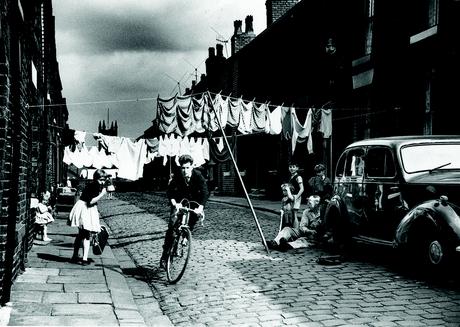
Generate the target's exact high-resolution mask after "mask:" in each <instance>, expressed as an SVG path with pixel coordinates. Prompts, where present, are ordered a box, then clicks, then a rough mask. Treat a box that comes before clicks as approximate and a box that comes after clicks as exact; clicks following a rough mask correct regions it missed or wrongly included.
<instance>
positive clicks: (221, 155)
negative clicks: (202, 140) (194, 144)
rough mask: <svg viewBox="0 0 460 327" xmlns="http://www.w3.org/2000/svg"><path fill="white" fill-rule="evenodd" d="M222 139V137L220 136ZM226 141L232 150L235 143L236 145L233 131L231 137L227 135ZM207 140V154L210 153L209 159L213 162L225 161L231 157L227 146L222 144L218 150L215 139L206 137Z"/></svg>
mask: <svg viewBox="0 0 460 327" xmlns="http://www.w3.org/2000/svg"><path fill="white" fill-rule="evenodd" d="M220 139H221V140H222V141H223V139H222V138H220ZM227 140H228V143H229V145H230V149H231V151H232V152H233V151H234V150H235V145H236V132H234V133H233V135H232V137H227ZM208 142H209V154H210V159H209V160H212V161H215V162H225V161H228V160H230V159H231V155H230V152H229V151H228V148H227V146H226V145H225V143H223V144H224V146H223V148H222V150H219V148H218V146H217V143H216V141H215V140H214V139H213V138H211V137H208Z"/></svg>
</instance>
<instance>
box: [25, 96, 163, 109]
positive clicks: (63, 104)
mask: <svg viewBox="0 0 460 327" xmlns="http://www.w3.org/2000/svg"><path fill="white" fill-rule="evenodd" d="M155 100H157V98H141V99H139V98H136V99H125V100H102V101H88V102H71V103H53V104H36V105H29V104H26V107H27V108H35V107H62V106H81V105H90V104H104V103H123V102H139V101H155Z"/></svg>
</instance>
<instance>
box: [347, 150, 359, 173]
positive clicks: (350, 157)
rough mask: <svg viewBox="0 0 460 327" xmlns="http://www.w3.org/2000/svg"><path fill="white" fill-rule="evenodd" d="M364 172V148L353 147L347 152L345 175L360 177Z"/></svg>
mask: <svg viewBox="0 0 460 327" xmlns="http://www.w3.org/2000/svg"><path fill="white" fill-rule="evenodd" d="M363 174H364V150H363V149H353V150H350V151H349V152H348V153H347V158H346V163H345V176H348V177H358V176H363Z"/></svg>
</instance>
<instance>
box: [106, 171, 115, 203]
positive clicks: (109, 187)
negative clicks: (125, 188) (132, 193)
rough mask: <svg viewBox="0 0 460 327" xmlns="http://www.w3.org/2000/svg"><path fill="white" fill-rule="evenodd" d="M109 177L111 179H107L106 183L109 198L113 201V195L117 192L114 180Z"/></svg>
mask: <svg viewBox="0 0 460 327" xmlns="http://www.w3.org/2000/svg"><path fill="white" fill-rule="evenodd" d="M108 176H109V177H107V181H106V187H107V198H108V199H112V198H113V193H114V192H115V185H113V180H112V178H111V177H110V175H108Z"/></svg>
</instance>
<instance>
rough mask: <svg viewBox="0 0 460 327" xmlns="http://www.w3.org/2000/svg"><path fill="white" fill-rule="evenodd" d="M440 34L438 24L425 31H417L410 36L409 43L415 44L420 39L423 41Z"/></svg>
mask: <svg viewBox="0 0 460 327" xmlns="http://www.w3.org/2000/svg"><path fill="white" fill-rule="evenodd" d="M436 34H438V25H435V26H433V27H431V28H429V29H426V30H424V31H423V32H420V33H417V34H415V35H412V36H411V37H410V40H409V43H410V44H414V43H417V42H420V41H423V40H425V39H427V38H429V37H432V36H433V35H436Z"/></svg>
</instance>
